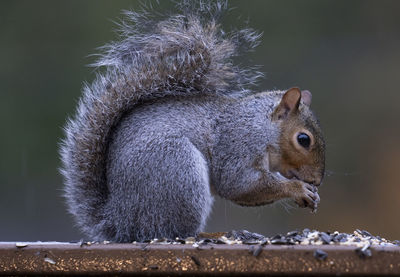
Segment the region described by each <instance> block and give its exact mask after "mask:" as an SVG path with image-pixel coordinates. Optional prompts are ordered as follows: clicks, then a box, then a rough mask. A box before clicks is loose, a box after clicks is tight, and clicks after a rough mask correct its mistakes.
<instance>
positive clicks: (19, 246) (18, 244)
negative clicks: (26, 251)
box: [15, 242, 28, 248]
mask: <svg viewBox="0 0 400 277" xmlns="http://www.w3.org/2000/svg"><path fill="white" fill-rule="evenodd" d="M15 246H16V247H17V248H24V247H27V246H28V244H27V243H25V242H16V243H15Z"/></svg>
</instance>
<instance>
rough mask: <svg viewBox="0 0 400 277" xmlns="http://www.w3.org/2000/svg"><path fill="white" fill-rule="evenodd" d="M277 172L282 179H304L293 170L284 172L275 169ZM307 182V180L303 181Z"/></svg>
mask: <svg viewBox="0 0 400 277" xmlns="http://www.w3.org/2000/svg"><path fill="white" fill-rule="evenodd" d="M275 174H276V175H277V176H278V177H279V178H280V179H282V180H286V181H287V180H300V181H303V180H302V179H300V178H299V177H298V176H297V174H295V173H294V172H293V171H292V170H289V171H288V174H284V173H282V172H280V171H275ZM303 182H306V181H303Z"/></svg>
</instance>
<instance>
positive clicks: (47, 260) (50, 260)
mask: <svg viewBox="0 0 400 277" xmlns="http://www.w3.org/2000/svg"><path fill="white" fill-rule="evenodd" d="M44 261H45V262H46V263H49V264H56V262H55V261H54V260H52V259H50V258H44Z"/></svg>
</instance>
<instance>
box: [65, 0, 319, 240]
mask: <svg viewBox="0 0 400 277" xmlns="http://www.w3.org/2000/svg"><path fill="white" fill-rule="evenodd" d="M189 2H190V1H188V5H186V6H190V5H192V3H189ZM211 2H212V1H210V2H209V3H208V4H205V3H206V2H203V1H201V5H200V6H201V7H200V8H197V9H196V8H182V9H181V13H179V14H177V15H169V16H166V17H164V18H162V19H158V21H157V20H156V19H152V18H151V15H150V14H149V13H146V12H143V13H136V12H133V11H125V12H124V13H125V20H123V21H122V22H121V24H120V27H121V39H120V41H117V42H112V43H110V44H107V45H106V46H104V47H103V48H102V49H103V52H102V54H99V55H100V57H99V59H98V60H97V62H96V63H95V64H94V66H95V67H100V68H105V70H104V71H102V72H98V73H97V76H96V78H95V80H94V81H93V83H92V84H85V85H84V88H83V95H82V97H81V99H80V101H79V103H78V107H77V110H76V114H75V116H74V117H73V118H70V119H69V120H68V122H67V123H66V126H65V138H64V139H63V141H62V144H61V148H60V155H61V161H62V167H61V173H62V175H63V177H64V182H65V189H64V190H65V193H64V195H65V198H66V202H67V206H68V210H69V212H70V213H71V214H72V215H73V216H74V217H75V220H76V223H77V225H78V227H80V229H81V230H82V231H83V232H84V233H85V234H86V235H88V236H89V237H90V238H91V239H94V240H109V241H114V242H131V241H144V240H149V239H153V238H172V239H174V238H176V237H188V236H195V235H196V234H198V233H199V232H201V231H202V230H203V228H204V227H205V224H206V220H207V217H208V215H209V213H210V211H211V207H212V204H213V201H214V197H215V196H216V195H218V196H220V197H222V198H225V199H228V200H231V201H232V202H234V203H236V204H239V205H243V206H259V205H265V204H269V203H272V202H274V201H277V200H281V199H287V198H289V199H293V200H294V201H295V203H297V204H298V205H299V206H300V207H308V208H310V209H312V210H315V209H316V208H317V204H318V203H319V201H320V197H319V195H318V191H317V186H319V185H320V184H321V182H322V179H323V176H324V164H325V143H324V139H323V135H322V131H321V128H320V126H319V123H318V120H317V118H316V116H315V115H314V114H313V112H312V111H311V109H310V104H311V98H312V96H311V93H310V92H309V91H307V90H303V91H302V90H300V89H299V88H297V87H294V88H290V89H288V90H283V91H264V92H253V91H252V90H251V89H250V87H251V86H253V85H254V84H256V82H257V80H258V79H259V78H260V77H262V73H260V72H258V71H257V70H256V69H255V68H243V67H240V66H238V65H236V64H234V63H233V58H234V57H236V56H238V55H239V54H240V52H241V50H243V49H245V50H252V49H253V48H254V47H256V46H257V44H258V41H259V38H260V34H259V33H258V32H256V31H254V30H253V29H250V28H246V29H244V30H238V31H232V32H229V33H226V32H223V31H222V29H221V26H220V23H219V18H220V14H221V12H222V11H223V10H224V9H226V2H221V1H218V2H212V3H211Z"/></svg>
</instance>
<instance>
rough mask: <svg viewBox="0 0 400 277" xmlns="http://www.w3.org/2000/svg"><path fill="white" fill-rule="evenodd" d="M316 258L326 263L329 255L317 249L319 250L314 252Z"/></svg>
mask: <svg viewBox="0 0 400 277" xmlns="http://www.w3.org/2000/svg"><path fill="white" fill-rule="evenodd" d="M314 257H315V258H316V259H317V260H320V261H325V260H326V258H328V254H327V253H326V252H325V251H323V250H321V249H317V250H315V251H314Z"/></svg>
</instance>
